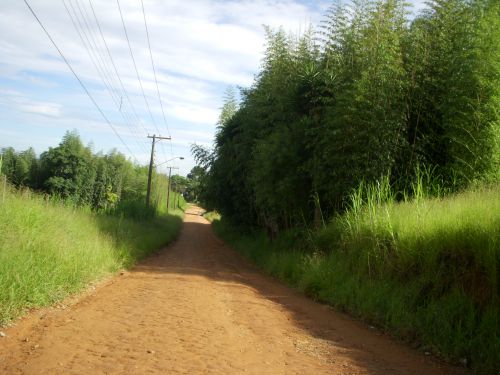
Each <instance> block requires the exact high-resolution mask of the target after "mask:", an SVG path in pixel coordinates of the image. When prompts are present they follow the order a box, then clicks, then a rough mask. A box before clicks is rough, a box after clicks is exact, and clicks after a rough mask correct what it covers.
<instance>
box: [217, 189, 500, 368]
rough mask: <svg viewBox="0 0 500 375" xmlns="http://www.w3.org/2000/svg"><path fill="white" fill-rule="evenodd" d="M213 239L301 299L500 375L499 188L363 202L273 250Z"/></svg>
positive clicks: (259, 238)
mask: <svg viewBox="0 0 500 375" xmlns="http://www.w3.org/2000/svg"><path fill="white" fill-rule="evenodd" d="M214 229H215V231H216V233H217V234H218V235H219V236H220V237H221V238H223V239H224V240H225V241H226V242H228V243H229V244H230V245H232V246H233V247H234V248H235V249H236V250H238V251H239V252H241V253H242V254H243V255H244V256H246V257H248V258H249V259H250V260H252V261H253V262H254V263H256V264H257V265H258V266H260V267H261V268H262V269H263V270H264V271H266V272H268V273H269V274H271V275H273V276H275V277H278V278H280V279H282V280H284V281H285V282H287V283H288V284H289V285H291V286H294V287H296V288H299V289H300V290H301V291H303V292H304V293H305V294H307V295H308V296H310V297H312V298H314V299H317V300H320V301H323V302H326V303H328V304H331V305H333V306H336V307H337V308H339V309H341V310H343V311H347V312H349V313H350V314H352V315H355V316H357V317H359V318H361V319H363V320H365V321H367V322H370V323H371V324H375V325H377V326H379V327H381V328H382V329H384V330H387V331H389V332H391V333H392V334H394V335H395V336H397V337H399V338H402V339H404V340H407V341H409V342H411V343H413V344H415V345H416V346H418V347H420V348H421V349H422V350H425V351H430V352H433V353H435V354H438V355H441V356H443V357H445V358H448V359H451V360H453V361H456V362H460V363H462V364H467V366H468V367H471V368H472V369H474V370H475V371H476V372H478V373H482V374H498V373H500V365H499V363H500V324H499V323H500V318H499V316H500V303H499V302H500V298H499V283H500V279H499V275H498V271H499V268H500V186H499V185H496V186H493V187H488V188H482V189H477V190H474V191H468V192H464V193H461V194H457V195H454V196H449V197H446V198H440V199H437V198H435V199H424V198H420V199H417V200H413V201H408V202H404V203H395V202H389V203H382V202H377V200H376V199H371V200H368V201H365V202H363V204H361V205H359V206H357V207H353V209H351V211H349V212H347V213H346V214H344V215H342V216H339V217H337V218H335V219H334V220H332V221H331V222H330V223H329V224H328V225H327V226H326V228H324V229H322V230H320V231H316V232H308V231H290V232H286V233H282V234H281V235H280V236H279V237H278V238H277V239H276V240H275V241H274V242H272V243H271V242H270V241H268V239H267V238H266V236H265V235H264V234H263V233H260V232H257V233H248V232H247V233H245V232H243V231H241V230H238V229H237V228H234V227H232V226H231V225H230V224H229V223H227V222H225V221H224V220H223V219H222V220H221V221H218V220H215V221H214Z"/></svg>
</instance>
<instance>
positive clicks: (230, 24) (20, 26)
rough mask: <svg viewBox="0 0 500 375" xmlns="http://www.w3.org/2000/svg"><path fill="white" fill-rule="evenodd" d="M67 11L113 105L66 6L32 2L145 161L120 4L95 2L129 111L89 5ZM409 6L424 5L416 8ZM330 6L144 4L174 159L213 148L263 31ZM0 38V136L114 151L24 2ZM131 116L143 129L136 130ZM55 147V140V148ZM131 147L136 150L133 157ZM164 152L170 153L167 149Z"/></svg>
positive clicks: (154, 101) (150, 79)
mask: <svg viewBox="0 0 500 375" xmlns="http://www.w3.org/2000/svg"><path fill="white" fill-rule="evenodd" d="M64 1H65V2H66V4H67V5H68V8H69V9H70V11H71V9H74V10H75V12H76V14H78V15H79V18H80V20H81V22H82V26H83V27H84V28H85V30H87V29H86V26H85V23H84V21H83V18H82V17H81V16H80V13H79V8H78V7H80V8H81V10H82V13H83V14H85V15H86V16H87V23H88V25H89V27H90V29H91V30H92V33H88V32H87V34H88V37H89V41H91V42H92V44H94V41H95V45H96V51H97V52H95V56H96V60H97V65H98V66H103V67H104V66H105V69H104V70H105V73H104V77H106V78H105V79H106V80H107V79H108V78H109V80H110V82H112V86H113V87H112V92H113V96H114V99H112V98H111V96H110V93H109V92H108V90H107V89H106V88H105V87H104V85H103V82H102V78H101V77H100V76H99V74H98V72H97V71H96V68H95V66H94V64H93V63H92V60H91V58H90V57H89V54H88V52H87V50H86V49H85V48H84V45H83V43H82V41H81V40H80V37H79V35H78V33H77V31H76V30H75V28H74V27H73V24H72V22H71V19H70V17H69V16H68V14H67V13H66V10H65V8H64V6H63V2H59V1H46V0H30V1H29V3H30V4H31V5H32V7H33V9H34V10H35V12H36V13H37V15H38V16H39V18H40V19H41V21H42V22H43V24H44V25H45V27H46V28H47V30H48V31H49V32H50V34H51V35H52V37H53V39H54V40H55V42H56V43H57V45H58V46H59V48H60V49H61V50H62V51H63V53H64V55H65V56H66V58H67V59H68V60H69V61H70V63H71V65H72V67H73V68H74V69H75V71H76V72H77V74H78V75H79V77H80V78H81V79H82V80H83V82H84V83H85V84H86V86H87V87H88V88H89V91H90V93H91V94H92V95H93V96H94V98H95V99H96V101H97V102H98V103H99V105H100V106H101V107H102V109H103V111H104V112H105V113H106V116H108V118H110V120H111V121H113V123H114V124H115V126H116V127H117V129H119V131H120V132H123V134H124V137H125V141H126V142H127V143H129V144H130V147H131V148H134V150H135V151H136V153H137V155H141V157H140V159H141V160H142V159H143V157H142V155H147V147H148V145H147V144H144V143H145V142H144V140H145V139H146V138H145V135H146V134H145V133H148V132H156V128H155V126H154V124H153V121H152V120H151V118H150V115H149V113H148V110H147V106H146V103H145V102H144V98H143V97H142V93H141V88H140V84H139V82H138V80H137V77H136V73H135V69H134V66H133V63H132V59H131V57H130V53H129V49H128V45H127V41H126V39H125V36H124V32H123V28H122V24H121V19H120V15H119V12H118V9H117V5H116V2H115V1H109V0H92V4H93V7H94V9H95V11H96V14H97V17H98V19H99V21H100V26H101V29H102V32H103V34H104V36H105V39H106V43H107V45H108V47H109V49H110V52H111V55H112V57H113V60H114V63H115V66H116V69H117V70H118V72H119V75H120V78H121V81H122V84H123V85H124V86H125V88H126V90H127V92H128V96H129V98H130V100H131V101H132V103H133V104H132V106H131V105H130V104H129V103H128V100H127V99H126V97H124V95H123V94H122V93H118V92H119V91H121V89H120V84H119V82H118V80H117V78H116V77H115V73H114V67H113V66H112V64H111V62H110V61H109V60H108V56H107V51H106V48H105V46H104V44H103V43H102V40H101V37H100V33H99V30H98V28H97V24H96V23H95V21H94V18H93V15H92V10H91V9H90V7H89V2H87V1H82V0H64ZM414 1H415V2H417V3H419V4H420V3H421V1H422V0H414ZM308 4H309V5H308ZM310 4H313V5H310ZM120 5H121V8H122V11H123V15H124V19H125V23H126V26H127V31H128V35H129V37H130V43H131V47H132V49H133V52H134V57H135V60H136V64H137V68H138V71H139V74H140V77H141V79H142V84H143V88H144V90H145V92H146V96H147V99H148V104H149V107H150V109H151V111H152V114H153V116H154V121H155V123H156V125H157V127H158V128H160V131H161V132H162V133H163V132H166V129H165V125H164V121H163V118H162V117H163V116H162V112H161V107H160V104H159V101H158V96H157V91H156V84H155V81H154V76H153V72H152V68H151V61H150V55H149V50H148V48H147V39H146V34H145V29H144V20H143V15H142V10H141V6H140V2H138V1H137V0H120ZM329 5H330V1H326V0H325V1H317V2H304V3H302V2H301V1H300V0H275V1H272V0H188V1H186V0H168V1H165V0H144V6H145V10H146V16H147V21H148V27H149V33H150V37H151V47H152V53H153V57H154V62H155V67H156V73H157V78H158V83H159V90H160V93H161V96H162V99H163V104H164V105H163V108H164V110H165V115H166V117H167V123H168V125H169V127H170V131H171V133H172V134H171V135H172V138H173V142H174V143H173V144H175V145H176V147H175V152H180V153H183V154H184V156H187V155H188V153H189V150H188V146H189V143H191V141H196V140H197V141H199V142H206V143H207V144H209V143H211V141H210V140H211V139H212V137H213V133H214V129H215V126H214V125H215V122H216V121H217V117H218V113H219V108H220V107H221V101H222V93H223V91H224V89H225V87H226V86H227V85H234V86H244V87H245V86H249V85H251V83H252V81H253V76H254V74H255V73H256V72H257V71H258V68H259V65H260V61H261V56H262V52H263V50H264V43H265V33H264V29H263V27H262V25H269V26H271V27H274V28H277V27H279V26H283V28H284V29H285V30H287V31H290V32H297V31H299V30H304V29H306V28H307V27H308V26H309V24H310V23H312V24H318V23H319V20H320V18H321V12H323V11H324V10H325V9H326V8H327V7H328V6H329ZM76 23H77V24H78V22H76ZM0 35H2V38H1V40H0V56H1V60H0V61H1V62H0V84H2V83H3V82H6V85H2V86H4V87H5V88H4V89H2V90H0V105H2V107H3V108H2V111H3V112H4V115H5V118H9V122H7V121H2V120H0V130H1V128H4V129H5V128H6V127H11V126H12V121H18V122H19V123H24V124H26V126H28V125H29V124H31V125H29V126H36V124H37V122H39V123H40V124H44V126H54V127H56V126H58V127H63V128H64V129H71V128H73V127H75V128H77V129H81V131H82V132H85V134H86V136H87V137H88V138H89V139H92V137H95V138H96V139H95V144H96V145H104V146H103V147H104V148H105V149H109V148H111V146H113V145H120V142H119V140H118V139H116V137H115V136H114V135H112V133H113V132H112V131H111V129H110V128H109V126H108V125H107V124H106V123H105V121H104V120H103V119H102V118H101V117H100V115H99V113H98V112H97V111H96V109H95V108H94V107H93V105H92V103H91V101H90V100H89V99H88V98H87V97H86V95H85V93H83V91H82V90H81V88H80V87H79V84H78V83H77V81H76V80H75V78H74V77H73V76H72V74H71V72H69V70H68V68H67V66H66V65H65V63H64V62H63V61H62V60H61V58H60V57H59V55H58V53H57V51H56V50H55V49H54V47H53V46H52V45H51V43H50V42H49V40H48V39H47V37H46V36H45V35H44V33H43V31H42V30H41V28H40V26H39V25H38V24H37V23H36V21H35V20H34V18H33V16H32V15H31V14H30V12H29V10H28V9H27V7H26V6H25V5H24V3H23V2H20V1H0ZM84 40H85V38H84ZM104 61H106V63H105V64H103V62H104ZM7 102H9V103H11V104H14V105H9V104H8V103H7ZM118 106H121V110H122V111H123V113H124V116H125V117H126V118H127V119H128V120H130V123H133V124H135V125H133V126H134V128H133V129H134V130H132V129H131V128H129V127H128V126H127V125H125V124H124V120H123V118H122V116H121V114H120V113H119V112H118V108H117V107H118ZM16 110H18V111H21V112H22V113H21V114H20V115H16V114H15V113H14V112H12V111H16ZM134 112H135V113H136V114H137V117H138V118H139V122H140V124H142V125H140V124H138V123H137V118H136V116H135V114H134ZM178 122H182V124H183V126H182V127H180V126H179V125H178V124H177V123H178ZM143 127H144V128H146V131H144V128H143ZM140 137H142V138H143V139H142V140H139V141H138V142H136V141H135V138H140ZM26 139H27V142H28V143H29V142H30V140H29V139H28V138H26ZM190 140H191V141H190ZM58 141H59V139H54V140H53V142H52V144H55V143H57V142H58ZM135 143H139V144H141V145H142V146H141V147H139V146H137V147H136V145H135ZM28 145H29V144H28ZM106 145H109V146H110V147H106ZM0 146H2V145H0ZM47 146H49V145H47ZM120 147H121V146H120ZM166 149H167V152H169V150H170V149H169V147H166ZM146 159H147V157H146ZM186 160H188V158H186ZM186 163H187V161H186V162H184V165H185V166H186V168H188V167H189V165H187V164H186ZM191 163H192V161H191ZM183 173H186V171H183Z"/></svg>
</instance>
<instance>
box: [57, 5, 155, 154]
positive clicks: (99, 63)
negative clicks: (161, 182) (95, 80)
mask: <svg viewBox="0 0 500 375" xmlns="http://www.w3.org/2000/svg"><path fill="white" fill-rule="evenodd" d="M67 1H68V3H69V5H70V7H71V9H72V11H73V15H74V18H73V15H72V14H71V12H70V10H69V8H68V6H67V5H66V1H65V0H63V5H64V8H65V9H66V12H67V13H68V16H69V17H70V20H71V23H72V24H73V27H74V28H75V30H76V32H77V34H78V36H79V38H80V40H81V42H82V44H83V46H84V47H85V49H86V50H87V53H88V55H89V58H90V60H91V61H92V64H93V65H94V67H95V69H96V71H97V73H98V74H99V77H100V78H101V80H102V82H103V84H104V86H105V87H106V89H107V90H108V92H109V94H110V96H111V99H112V100H113V102H114V104H115V105H116V107H117V108H118V111H119V112H120V114H121V115H122V117H123V120H124V122H125V124H126V125H128V126H129V128H130V131H131V132H134V133H135V134H134V135H135V137H137V138H134V140H135V142H136V143H137V145H138V146H139V148H146V152H147V146H146V145H145V144H144V143H143V144H141V143H139V141H138V139H142V140H143V137H142V136H141V135H139V134H138V133H137V130H136V129H135V127H134V126H133V125H132V124H131V121H130V117H129V116H128V114H127V113H126V112H125V111H122V110H121V108H120V107H121V106H120V95H119V94H118V92H117V91H118V90H116V88H115V87H114V86H113V82H112V81H113V79H112V77H111V76H110V74H109V72H107V71H106V64H105V61H104V59H103V58H102V56H99V49H98V47H97V43H96V42H95V39H94V37H93V35H92V31H91V28H90V27H89V25H88V23H87V21H86V19H85V16H84V15H83V12H82V10H81V8H80V5H79V4H78V1H76V3H77V7H78V9H79V12H80V16H81V17H82V19H83V24H85V25H86V28H87V31H88V34H89V35H87V33H86V32H85V29H84V27H83V24H82V22H81V21H80V18H79V17H78V14H77V12H76V10H75V7H74V6H73V3H72V1H71V0H67ZM75 20H76V21H75ZM77 23H78V25H79V27H78V25H77ZM91 40H92V42H93V43H92V42H91ZM85 41H86V42H85ZM99 57H101V59H99ZM143 151H144V149H143Z"/></svg>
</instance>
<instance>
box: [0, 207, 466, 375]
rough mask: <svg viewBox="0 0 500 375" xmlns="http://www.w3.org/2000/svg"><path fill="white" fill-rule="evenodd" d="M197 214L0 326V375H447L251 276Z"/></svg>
mask: <svg viewBox="0 0 500 375" xmlns="http://www.w3.org/2000/svg"><path fill="white" fill-rule="evenodd" d="M198 211H199V209H198V208H196V207H193V208H191V209H190V210H189V211H188V212H187V215H186V218H185V222H184V226H183V229H182V232H181V234H180V237H179V239H178V240H177V241H176V242H175V243H174V244H172V245H171V246H169V247H168V248H166V249H164V250H162V251H161V252H160V253H158V254H157V255H155V256H152V257H150V258H149V259H147V260H146V261H145V262H143V263H142V264H141V265H139V266H138V267H136V268H134V269H133V270H132V271H130V272H126V273H125V274H123V275H121V276H117V277H115V278H113V279H112V280H110V281H108V282H107V283H105V284H104V285H102V286H100V287H98V288H97V289H96V290H95V291H94V292H92V293H89V294H88V295H87V296H85V297H83V298H81V299H80V300H79V301H78V302H76V303H74V304H72V305H70V306H67V307H66V308H54V309H48V310H42V311H38V312H35V313H32V314H30V315H29V316H28V317H26V318H24V319H22V320H20V321H19V322H18V324H17V325H16V326H15V327H12V328H8V329H5V330H4V332H5V333H6V334H7V336H6V337H0V374H240V373H248V374H455V373H462V371H461V370H459V369H456V368H451V367H448V366H443V365H439V364H438V363H437V362H435V361H433V360H432V359H430V358H429V357H426V356H424V355H422V354H419V353H417V352H415V351H412V350H410V349H408V348H406V347H405V346H403V345H401V344H399V343H396V342H394V341H392V340H390V339H389V338H387V337H386V336H384V335H382V334H380V333H378V332H377V331H376V330H373V329H370V328H369V327H367V326H365V325H363V324H361V323H358V322H356V321H354V320H352V319H350V318H348V317H346V316H344V315H342V314H339V313H337V312H335V311H333V310H332V309H331V308H329V307H327V306H324V305H320V304H317V303H314V302H312V301H310V300H308V299H307V298H305V297H303V296H301V295H299V294H298V293H297V292H295V291H293V290H291V289H289V288H287V287H285V286H283V285H282V284H280V283H279V282H277V281H275V280H273V279H271V278H269V277H267V276H264V275H262V274H261V273H260V272H258V271H257V270H256V269H255V268H254V267H252V266H251V265H249V264H248V263H247V262H246V261H244V260H243V259H241V258H240V257H239V256H237V255H236V254H235V253H234V252H233V251H232V250H231V249H229V248H228V247H227V246H225V245H224V244H223V243H222V242H221V241H220V240H219V239H217V238H216V237H215V236H214V235H213V233H212V230H211V228H210V225H209V224H208V223H207V222H206V221H205V219H203V218H202V217H200V216H199V215H198V214H197V213H198Z"/></svg>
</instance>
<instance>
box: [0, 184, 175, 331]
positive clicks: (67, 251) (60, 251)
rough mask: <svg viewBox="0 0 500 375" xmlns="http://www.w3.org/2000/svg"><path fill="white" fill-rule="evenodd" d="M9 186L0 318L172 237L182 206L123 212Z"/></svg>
mask: <svg viewBox="0 0 500 375" xmlns="http://www.w3.org/2000/svg"><path fill="white" fill-rule="evenodd" d="M132 209H133V208H131V207H125V208H123V210H122V212H121V214H120V213H119V214H115V215H109V214H97V213H92V212H90V210H88V209H85V208H75V207H71V206H68V205H65V204H64V203H63V202H61V203H52V202H46V201H45V200H44V199H43V197H40V196H38V195H35V194H31V193H26V192H25V193H20V192H14V191H10V192H7V194H6V196H5V201H4V202H3V203H2V202H1V201H0V325H2V324H5V323H7V322H9V321H10V320H12V319H14V318H16V317H18V316H19V315H21V314H22V313H23V311H25V310H26V309H29V308H33V307H42V306H47V305H50V304H53V303H55V302H57V301H60V300H62V299H64V298H65V297H67V296H68V295H70V294H71V293H75V292H77V291H79V290H81V289H82V288H84V287H85V286H86V285H88V284H89V283H90V282H92V281H96V280H99V279H101V278H103V277H105V276H106V275H110V274H112V273H114V272H116V271H117V270H119V269H122V268H126V267H130V266H132V265H133V264H134V263H135V262H136V261H137V260H139V259H141V258H143V257H145V256H146V255H148V254H149V253H151V252H152V251H154V250H156V249H158V248H159V247H161V246H162V245H165V244H167V243H168V242H170V241H172V240H173V239H174V238H175V237H176V236H177V234H178V232H179V229H180V227H181V224H182V211H180V210H178V211H174V212H171V214H170V215H160V216H155V215H153V216H149V217H148V216H147V215H144V216H141V215H138V217H135V218H127V217H129V216H127V215H125V213H126V212H124V211H127V210H128V211H131V210H132Z"/></svg>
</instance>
